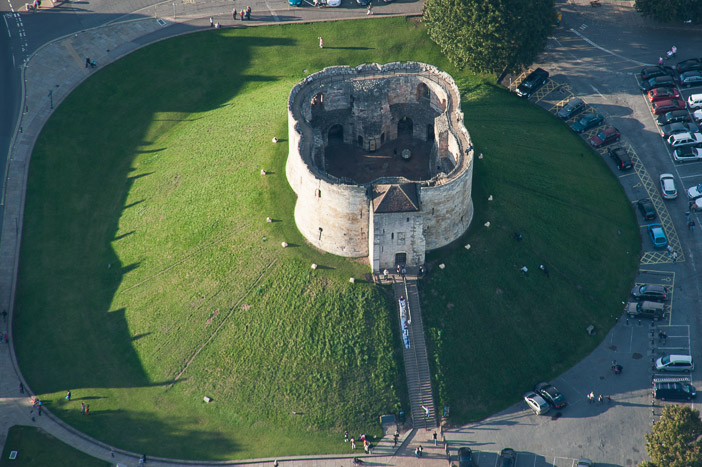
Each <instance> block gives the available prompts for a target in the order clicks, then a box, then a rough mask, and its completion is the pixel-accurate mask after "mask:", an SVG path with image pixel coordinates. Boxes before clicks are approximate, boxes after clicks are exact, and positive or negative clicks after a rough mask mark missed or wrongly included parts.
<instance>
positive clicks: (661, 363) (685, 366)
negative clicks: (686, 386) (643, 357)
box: [656, 355, 695, 373]
mask: <svg viewBox="0 0 702 467" xmlns="http://www.w3.org/2000/svg"><path fill="white" fill-rule="evenodd" d="M694 369H695V362H694V361H693V360H692V357H691V356H689V355H666V356H665V357H661V358H659V359H658V360H656V371H682V372H685V373H689V372H691V371H694Z"/></svg>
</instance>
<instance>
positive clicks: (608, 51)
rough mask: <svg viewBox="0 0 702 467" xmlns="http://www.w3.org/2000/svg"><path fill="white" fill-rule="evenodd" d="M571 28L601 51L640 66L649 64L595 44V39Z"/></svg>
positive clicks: (574, 32)
mask: <svg viewBox="0 0 702 467" xmlns="http://www.w3.org/2000/svg"><path fill="white" fill-rule="evenodd" d="M581 29H582V26H581ZM570 30H571V32H573V34H575V35H576V36H578V37H579V38H581V39H582V40H584V41H585V42H587V43H588V44H590V45H591V46H593V47H595V48H597V49H600V50H601V51H603V52H605V53H608V54H610V55H613V56H615V57H617V58H621V59H622V60H626V61H627V62H631V63H634V64H636V65H639V66H647V64H646V63H641V62H637V61H636V60H632V59H630V58H626V57H624V56H622V55H619V54H618V53H615V52H612V51H611V50H608V49H605V48H604V47H602V46H600V45H597V44H595V43H594V42H593V41H591V40H590V39H588V38H587V37H585V36H583V35H582V34H580V33H579V32H578V31H576V30H575V29H573V28H571V29H570Z"/></svg>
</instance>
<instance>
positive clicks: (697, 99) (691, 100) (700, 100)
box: [687, 94, 702, 109]
mask: <svg viewBox="0 0 702 467" xmlns="http://www.w3.org/2000/svg"><path fill="white" fill-rule="evenodd" d="M687 106H688V107H689V108H691V109H699V108H700V107H702V94H692V95H691V96H690V97H688V98H687Z"/></svg>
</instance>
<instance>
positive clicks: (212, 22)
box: [210, 16, 214, 28]
mask: <svg viewBox="0 0 702 467" xmlns="http://www.w3.org/2000/svg"><path fill="white" fill-rule="evenodd" d="M210 27H211V28H213V27H214V20H213V19H212V17H211V16H210Z"/></svg>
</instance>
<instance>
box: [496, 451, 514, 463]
mask: <svg viewBox="0 0 702 467" xmlns="http://www.w3.org/2000/svg"><path fill="white" fill-rule="evenodd" d="M516 463H517V453H516V452H515V451H514V449H511V448H504V449H503V450H502V451H501V452H500V455H499V457H498V458H497V465H496V466H495V467H514V465H515V464H516Z"/></svg>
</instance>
